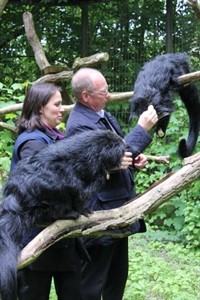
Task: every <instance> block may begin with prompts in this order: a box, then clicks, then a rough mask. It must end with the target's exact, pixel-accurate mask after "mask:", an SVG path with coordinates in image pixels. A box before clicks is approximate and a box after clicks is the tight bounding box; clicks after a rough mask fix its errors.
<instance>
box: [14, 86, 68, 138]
mask: <svg viewBox="0 0 200 300" xmlns="http://www.w3.org/2000/svg"><path fill="white" fill-rule="evenodd" d="M56 91H59V92H62V89H61V87H60V86H57V85H55V84H53V83H47V82H46V83H35V84H33V85H32V86H31V87H30V88H29V89H28V91H27V93H26V95H25V99H24V103H23V107H22V113H21V117H20V119H19V121H18V124H17V130H18V133H21V132H23V131H25V130H29V131H32V130H34V129H36V128H37V129H40V130H43V125H42V123H41V120H40V109H41V107H43V106H44V105H46V104H47V103H48V101H49V99H50V98H51V97H52V96H53V95H54V94H55V92H56Z"/></svg>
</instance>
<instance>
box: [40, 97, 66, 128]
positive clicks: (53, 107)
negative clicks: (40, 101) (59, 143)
mask: <svg viewBox="0 0 200 300" xmlns="http://www.w3.org/2000/svg"><path fill="white" fill-rule="evenodd" d="M63 112H64V108H63V106H62V96H61V93H60V92H59V91H56V92H55V94H54V95H53V96H52V97H51V98H50V99H49V101H48V103H47V104H46V105H44V106H42V107H41V109H40V118H41V121H42V122H43V123H44V124H45V125H47V126H49V127H51V128H54V127H56V126H57V125H58V124H60V122H61V121H62V118H63Z"/></svg>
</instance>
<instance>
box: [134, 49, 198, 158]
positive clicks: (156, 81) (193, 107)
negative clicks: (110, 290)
mask: <svg viewBox="0 0 200 300" xmlns="http://www.w3.org/2000/svg"><path fill="white" fill-rule="evenodd" d="M187 73H189V64H188V57H187V55H186V54H184V53H176V54H165V55H159V56H157V57H155V58H154V59H152V60H151V61H149V62H147V63H146V64H144V66H143V67H142V69H141V70H140V72H139V74H138V76H137V79H136V82H135V85H134V95H133V97H132V99H130V103H131V113H130V117H131V118H132V117H133V116H134V115H136V116H139V115H140V114H141V113H142V112H143V111H145V110H146V109H147V108H148V106H149V105H150V104H152V105H153V106H154V108H155V110H156V111H157V114H158V117H159V121H158V123H157V125H156V132H157V133H158V135H160V134H159V132H162V135H161V136H163V135H164V134H165V132H166V129H167V126H168V123H169V120H170V115H171V113H172V112H173V111H174V106H173V92H177V93H179V96H180V98H181V100H182V101H183V103H184V105H185V107H186V110H187V112H188V115H189V123H190V125H189V127H190V129H189V134H188V138H187V141H186V140H182V141H181V142H180V144H179V150H178V153H179V156H180V157H181V158H184V157H186V156H190V155H191V154H192V152H193V150H194V148H195V145H196V142H197V139H198V135H199V130H200V100H199V93H198V90H197V88H196V86H195V85H194V84H193V83H190V84H186V85H180V83H179V81H178V77H179V76H181V75H184V74H187Z"/></svg>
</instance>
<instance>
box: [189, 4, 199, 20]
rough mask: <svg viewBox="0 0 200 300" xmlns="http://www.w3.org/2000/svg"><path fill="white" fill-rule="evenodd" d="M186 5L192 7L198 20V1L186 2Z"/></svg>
mask: <svg viewBox="0 0 200 300" xmlns="http://www.w3.org/2000/svg"><path fill="white" fill-rule="evenodd" d="M187 3H188V4H189V5H190V6H191V7H192V9H193V10H194V12H195V14H196V16H197V18H198V19H200V7H199V4H198V0H187Z"/></svg>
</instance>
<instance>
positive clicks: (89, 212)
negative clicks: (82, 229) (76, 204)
mask: <svg viewBox="0 0 200 300" xmlns="http://www.w3.org/2000/svg"><path fill="white" fill-rule="evenodd" d="M91 213H92V210H91V209H89V208H83V209H82V210H81V214H82V215H84V216H85V217H89V215H90V214H91Z"/></svg>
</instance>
